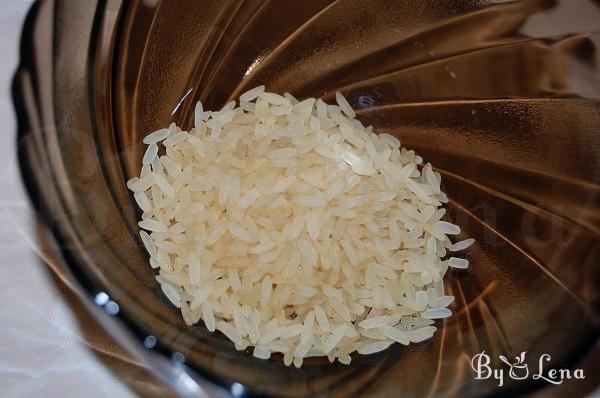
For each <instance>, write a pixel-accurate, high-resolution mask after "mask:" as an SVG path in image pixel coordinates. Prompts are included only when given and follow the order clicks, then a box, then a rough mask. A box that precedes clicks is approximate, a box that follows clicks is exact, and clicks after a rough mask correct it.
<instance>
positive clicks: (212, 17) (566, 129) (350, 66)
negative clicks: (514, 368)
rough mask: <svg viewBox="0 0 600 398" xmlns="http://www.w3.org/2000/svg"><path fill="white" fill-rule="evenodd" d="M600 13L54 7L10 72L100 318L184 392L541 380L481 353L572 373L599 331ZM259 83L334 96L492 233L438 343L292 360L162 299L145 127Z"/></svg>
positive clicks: (464, 219)
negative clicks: (250, 348) (486, 366)
mask: <svg viewBox="0 0 600 398" xmlns="http://www.w3.org/2000/svg"><path fill="white" fill-rule="evenodd" d="M599 20H600V7H599V6H598V3H597V2H594V1H591V0H563V1H551V0H548V1H544V0H532V1H514V2H513V1H499V0H496V1H492V0H456V1H440V0H421V1H384V0H381V1H379V0H377V1H353V0H337V1H331V0H304V1H297V2H292V1H289V2H282V1H255V0H246V1H233V0H231V1H218V2H214V1H200V0H180V1H166V0H165V1H157V0H132V1H123V0H104V1H95V0H90V1H68V0H43V1H39V2H38V3H36V4H35V5H34V7H33V8H32V10H31V12H30V15H29V17H28V19H27V23H26V26H25V30H24V34H23V41H22V49H21V57H22V58H21V65H20V67H19V70H18V72H17V75H16V77H15V81H14V99H15V104H16V110H17V113H18V118H19V135H18V143H17V144H18V145H17V147H18V151H19V159H20V165H21V169H22V174H23V179H24V182H25V184H26V186H27V189H28V191H29V194H30V196H31V200H32V203H33V205H34V206H35V208H36V210H37V211H38V212H39V213H40V214H41V216H42V218H43V219H44V221H45V224H46V226H47V228H48V229H49V231H50V232H51V234H52V237H53V240H54V243H55V245H56V247H57V248H58V249H59V251H60V254H61V256H62V258H63V260H64V261H63V264H62V266H63V267H64V269H65V271H66V272H68V273H69V274H70V275H72V277H73V278H74V279H75V280H76V281H77V285H78V289H80V291H81V292H82V293H83V294H84V295H85V296H86V297H87V302H88V303H89V306H90V308H91V310H92V311H95V312H94V313H95V314H96V315H95V316H97V317H99V318H102V319H103V322H104V323H105V325H106V327H107V328H108V329H109V330H111V331H112V330H120V331H123V333H120V334H119V336H121V337H120V339H121V340H122V341H125V340H127V341H128V344H129V346H130V347H131V348H132V349H133V350H135V351H136V352H137V353H138V354H139V355H142V356H143V357H144V358H146V359H148V361H149V362H150V363H151V364H152V365H151V366H153V367H154V369H156V370H157V372H158V374H160V375H162V376H166V377H167V379H168V380H169V381H170V382H171V383H173V385H174V386H176V387H177V388H178V389H179V391H180V392H182V393H183V394H185V395H204V396H225V395H233V396H241V395H269V396H282V397H300V396H307V395H308V396H332V397H338V396H339V397H345V396H353V395H354V396H356V395H358V396H361V397H397V396H403V397H411V396H414V397H424V396H428V397H444V396H460V397H486V396H515V395H519V394H527V393H531V392H535V391H536V389H539V388H542V387H544V386H545V385H547V383H545V382H544V380H543V379H540V378H538V379H535V378H533V377H529V378H528V379H527V380H516V379H513V378H511V377H508V376H507V377H506V378H505V380H504V382H503V385H502V386H498V384H499V383H498V380H496V379H494V378H493V377H490V378H487V379H484V378H483V377H482V378H480V379H477V378H476V376H477V374H476V373H475V372H474V371H473V369H472V365H473V362H472V358H473V357H474V356H475V355H477V354H479V353H482V352H485V353H486V354H488V355H489V356H490V358H491V363H490V367H494V368H497V369H502V366H503V364H502V362H501V361H500V359H499V356H500V355H504V356H506V357H509V358H513V357H515V356H516V355H518V354H519V353H521V352H526V358H525V361H524V365H528V366H529V367H530V369H531V370H532V371H533V370H537V369H538V360H539V358H540V357H541V356H542V355H543V354H548V355H549V356H550V357H551V359H550V360H549V361H547V362H545V367H546V368H547V369H549V368H550V367H552V366H554V367H556V368H569V367H570V368H571V369H575V368H576V367H577V364H578V362H579V361H580V360H581V359H582V358H583V357H585V356H586V354H588V353H589V352H590V350H592V349H593V347H594V345H595V344H596V343H597V341H598V337H599V330H600V329H599V326H600V321H599V308H600V300H599V291H598V282H599V276H600V272H599V258H600V134H599V129H600V56H599V50H600V47H599V45H600V35H599V34H598V30H597V28H598V24H597V23H598V21H599ZM258 84H265V85H266V86H267V88H268V89H269V90H271V91H276V92H283V91H289V92H291V93H292V94H294V95H296V96H297V97H300V98H302V97H307V96H316V97H322V98H324V99H325V100H327V101H331V100H332V98H333V94H334V93H335V91H336V90H339V91H341V92H343V93H344V94H345V95H346V97H347V98H348V99H349V101H350V103H351V104H352V106H353V107H354V108H356V109H357V110H358V111H357V114H358V117H359V118H360V119H361V120H363V121H364V122H365V123H367V124H372V125H373V126H374V127H375V129H376V131H378V132H382V131H385V132H389V133H391V134H394V135H395V136H397V137H399V138H400V140H401V141H402V143H403V145H404V146H406V147H408V148H411V149H415V150H416V151H417V153H418V154H420V155H421V156H423V157H424V158H425V159H426V160H427V161H431V162H432V163H433V164H434V166H436V167H437V170H438V171H439V172H440V173H442V175H443V187H444V189H445V191H446V192H447V194H448V196H449V197H450V203H449V205H448V219H449V220H450V221H453V222H455V223H457V224H459V225H460V226H461V227H462V230H463V235H464V236H465V237H466V236H469V237H470V236H472V237H474V238H476V240H477V243H476V245H475V246H474V247H473V248H472V249H471V250H470V251H469V254H468V257H469V260H470V262H471V268H470V269H469V270H468V271H466V272H465V271H462V272H461V271H452V272H450V273H449V274H448V276H447V278H446V290H447V291H448V294H452V295H455V296H456V298H457V300H456V302H455V303H454V304H453V305H452V309H453V311H454V312H455V315H454V316H453V317H451V318H449V319H448V320H446V321H444V322H438V324H439V326H440V330H439V331H438V333H436V335H435V338H434V339H432V340H430V341H427V342H425V343H422V344H414V345H410V346H408V347H400V346H398V345H393V346H392V347H391V348H390V349H389V350H387V351H385V352H382V353H380V354H377V355H371V356H355V357H353V361H352V364H351V365H350V366H344V365H340V364H329V362H328V361H327V360H326V359H322V358H312V359H309V360H307V361H305V365H304V366H303V367H302V368H301V369H296V368H293V367H291V368H287V367H285V366H284V365H283V364H282V363H281V361H280V360H279V358H274V359H271V360H269V361H262V360H257V359H254V358H253V357H252V356H251V355H250V354H248V353H246V352H238V351H236V350H235V349H234V347H233V345H232V344H231V343H230V342H229V341H228V340H227V339H226V338H225V337H224V336H222V335H221V334H219V333H216V334H210V333H208V332H207V330H206V328H205V327H204V325H203V324H199V325H196V326H193V327H187V326H186V325H185V324H184V323H183V321H182V319H181V316H180V314H179V313H178V311H177V309H176V308H174V307H173V306H171V305H170V304H169V303H168V301H167V300H166V299H165V298H164V297H163V295H162V293H161V291H160V288H159V286H158V283H157V282H156V281H155V279H154V272H153V270H152V269H151V268H150V267H149V266H148V263H147V255H146V253H145V251H144V250H143V247H142V244H141V241H140V239H139V235H138V227H137V223H136V220H137V218H138V215H139V214H137V213H136V207H135V206H134V201H133V199H132V196H131V195H130V193H129V192H128V191H127V188H126V186H125V181H126V180H128V179H129V178H131V177H132V176H134V175H136V174H137V173H138V171H139V167H140V164H141V156H142V154H143V144H142V143H141V141H142V137H143V136H144V135H145V134H146V133H148V132H150V131H154V130H156V129H158V128H160V127H164V126H167V125H168V124H169V123H170V122H171V121H177V122H178V123H179V124H182V125H183V126H184V127H189V126H190V124H191V121H192V120H191V119H192V118H191V113H192V112H191V111H192V109H193V105H194V103H195V101H197V100H198V99H200V100H202V102H203V103H204V105H205V109H216V108H220V107H221V106H222V105H223V104H225V103H226V102H227V101H229V100H230V99H232V98H235V97H236V96H238V95H239V94H240V93H241V92H243V91H244V90H245V89H247V88H251V87H253V86H255V85H258ZM94 300H95V301H96V303H98V305H96V304H93V303H94ZM98 306H100V307H102V308H101V309H102V311H100V310H99V309H98V308H95V309H94V308H92V307H98ZM107 313H108V314H110V315H112V317H109V316H108V315H107ZM104 318H107V319H104ZM108 318H110V319H108ZM505 371H508V369H505ZM588 376H589V377H588V379H587V380H588V383H587V384H588V386H587V387H586V388H588V389H589V388H591V389H593V388H595V387H596V386H597V384H598V381H599V380H598V378H597V373H596V374H595V376H594V375H588ZM590 378H591V387H590ZM582 393H584V392H582Z"/></svg>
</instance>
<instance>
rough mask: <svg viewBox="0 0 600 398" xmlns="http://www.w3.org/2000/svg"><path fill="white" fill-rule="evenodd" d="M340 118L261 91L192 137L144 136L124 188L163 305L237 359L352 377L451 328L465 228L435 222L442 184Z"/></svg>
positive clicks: (340, 111) (350, 115) (331, 108)
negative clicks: (363, 359)
mask: <svg viewBox="0 0 600 398" xmlns="http://www.w3.org/2000/svg"><path fill="white" fill-rule="evenodd" d="M336 98H337V105H327V104H326V103H324V102H323V101H321V100H320V99H314V98H309V99H306V100H304V101H300V102H299V101H298V100H296V99H295V98H294V97H293V96H291V95H289V94H285V95H284V96H280V95H278V94H274V93H269V92H266V91H264V86H260V87H256V88H254V89H252V90H250V91H248V92H246V93H244V94H243V95H241V96H240V103H239V107H236V103H235V102H231V103H229V104H227V105H226V106H225V107H224V108H223V109H222V110H220V111H218V112H204V111H203V109H202V104H200V103H198V104H197V106H196V109H195V127H194V128H193V129H192V130H191V131H189V132H187V131H182V130H181V129H180V128H179V127H177V126H176V125H175V124H172V125H171V126H169V128H167V129H163V130H158V131H156V132H153V133H151V134H149V135H147V136H146V137H145V138H144V143H145V144H147V145H148V147H147V150H146V153H145V154H144V157H143V166H142V170H141V174H140V177H139V178H138V177H134V178H132V179H131V180H129V181H128V183H127V186H128V187H129V189H131V190H132V191H133V192H134V197H135V200H136V202H137V204H138V205H139V207H140V208H141V209H142V210H143V215H142V221H140V222H139V226H140V227H141V228H142V229H143V230H146V231H148V232H145V231H143V230H142V231H141V232H140V235H141V238H142V241H143V242H144V245H145V247H146V249H147V250H148V252H149V253H150V265H151V266H152V268H156V269H158V271H159V275H158V276H157V277H156V279H157V280H158V282H159V283H160V285H161V288H162V291H163V292H164V294H165V295H166V297H167V298H168V299H169V300H170V301H171V302H172V303H173V304H174V305H175V306H177V307H178V308H180V309H181V313H182V315H183V319H184V320H185V322H186V323H187V324H189V325H193V324H195V323H197V322H199V321H200V320H203V321H204V324H205V325H206V327H207V329H208V330H210V331H215V330H219V331H220V332H222V333H223V334H224V335H225V336H227V337H228V338H229V339H230V340H232V341H233V342H234V343H235V347H236V348H237V349H238V350H245V349H246V348H247V347H250V346H252V347H253V353H254V356H255V357H257V358H262V359H267V358H269V357H270V355H271V354H272V353H277V352H279V353H283V361H284V363H285V364H286V365H288V366H289V365H290V364H292V363H294V365H295V366H297V367H300V366H301V365H302V361H303V358H307V357H314V356H327V357H328V358H329V360H330V361H332V362H333V361H334V360H335V359H337V360H338V361H339V362H341V363H344V364H348V363H350V360H351V359H350V354H351V353H353V352H355V351H357V352H358V353H360V354H372V353H375V352H379V351H382V350H385V349H386V348H388V347H389V346H390V345H391V344H393V343H395V342H398V343H400V344H405V345H406V344H409V343H411V342H413V343H417V342H421V341H424V340H426V339H429V338H431V337H432V336H433V334H434V333H435V330H436V328H435V326H433V324H434V321H433V319H439V318H446V317H448V316H450V315H451V312H450V310H448V309H447V308H446V307H447V306H448V305H449V304H450V303H452V301H453V300H454V297H452V296H446V295H444V289H443V282H442V278H443V276H444V274H445V273H446V270H447V269H448V267H454V268H467V266H468V261H467V260H464V259H460V258H455V257H450V258H449V259H447V260H443V261H442V258H444V257H445V256H446V251H447V250H450V251H458V250H463V249H466V248H467V247H468V246H469V245H471V244H472V243H473V239H467V240H464V241H461V242H458V243H454V244H453V243H452V242H451V241H450V239H449V238H448V235H457V234H459V232H460V228H459V227H458V226H456V225H453V224H450V223H448V222H445V221H441V219H442V217H443V216H444V213H445V210H444V209H443V208H442V207H441V206H442V204H443V203H446V202H447V197H446V195H445V194H444V193H443V192H442V191H440V174H439V173H437V172H435V171H433V169H432V167H431V165H430V164H426V165H424V166H422V165H421V163H422V159H421V158H420V157H419V156H416V155H415V153H414V152H413V151H409V150H406V149H405V148H402V147H401V146H400V142H399V141H398V139H396V138H395V137H393V136H391V135H388V134H379V135H377V134H374V133H373V132H372V128H371V127H366V128H365V127H364V126H363V125H362V124H361V123H360V122H359V121H358V120H356V119H355V118H354V117H355V114H354V111H353V110H352V108H351V107H350V105H349V104H348V102H347V101H346V99H345V98H344V97H343V96H342V95H341V94H339V93H337V95H336Z"/></svg>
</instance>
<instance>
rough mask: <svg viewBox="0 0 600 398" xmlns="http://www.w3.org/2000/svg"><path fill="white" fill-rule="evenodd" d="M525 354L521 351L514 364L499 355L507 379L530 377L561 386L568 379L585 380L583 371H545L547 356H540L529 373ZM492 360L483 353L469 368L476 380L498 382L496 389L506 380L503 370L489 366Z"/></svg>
mask: <svg viewBox="0 0 600 398" xmlns="http://www.w3.org/2000/svg"><path fill="white" fill-rule="evenodd" d="M526 355H527V354H526V353H525V351H523V352H522V353H521V354H519V355H517V356H516V357H515V360H514V362H511V361H509V360H508V359H507V358H506V357H505V356H504V355H499V356H498V358H499V359H500V361H502V362H503V363H504V364H506V365H507V366H508V377H510V378H511V379H513V380H525V379H528V378H529V377H530V376H531V378H532V379H533V380H540V379H541V380H545V381H547V382H548V383H552V384H556V385H558V384H562V382H563V381H565V380H569V379H579V380H582V379H585V375H584V374H583V369H575V370H574V371H571V370H570V369H546V368H545V366H546V365H547V363H548V362H550V360H551V359H552V358H551V357H550V355H548V354H542V355H541V356H540V357H539V360H538V364H537V365H538V367H537V369H535V372H532V373H531V375H530V373H529V367H528V365H527V364H526V363H525V356H526ZM491 362H492V359H491V358H490V356H489V355H488V354H486V353H485V351H483V352H482V353H480V354H477V355H475V356H474V357H473V359H471V368H472V369H473V371H474V372H475V379H476V380H486V379H490V378H493V379H495V380H497V381H498V387H502V386H503V385H504V380H506V375H505V369H504V368H500V369H495V368H492V366H491Z"/></svg>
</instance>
